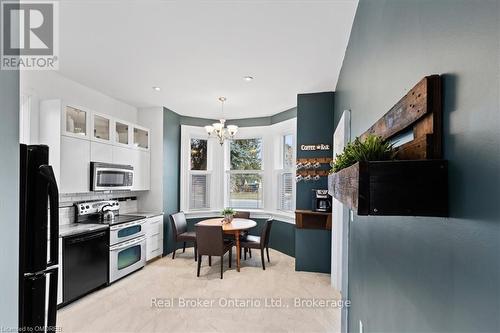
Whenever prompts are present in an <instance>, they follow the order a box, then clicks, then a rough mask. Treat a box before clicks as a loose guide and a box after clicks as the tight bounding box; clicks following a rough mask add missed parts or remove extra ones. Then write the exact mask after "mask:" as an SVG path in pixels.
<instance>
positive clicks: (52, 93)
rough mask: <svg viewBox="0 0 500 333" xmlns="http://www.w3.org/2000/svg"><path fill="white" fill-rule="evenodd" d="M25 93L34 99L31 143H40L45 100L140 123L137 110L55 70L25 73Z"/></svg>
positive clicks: (32, 102)
mask: <svg viewBox="0 0 500 333" xmlns="http://www.w3.org/2000/svg"><path fill="white" fill-rule="evenodd" d="M20 86H21V94H22V95H24V96H31V121H30V122H31V143H32V144H35V143H38V137H37V136H38V129H37V128H36V126H34V124H37V123H38V114H39V113H38V105H39V102H40V101H41V100H46V99H62V100H63V102H64V103H67V104H73V105H77V106H82V107H85V108H88V109H91V110H93V111H96V112H100V113H105V114H108V115H110V116H113V117H116V118H120V119H123V120H126V121H129V122H133V123H137V108H136V107H134V106H131V105H128V104H126V103H124V102H121V101H119V100H116V99H114V98H112V97H109V96H107V95H105V94H103V93H101V92H99V91H97V90H94V89H92V88H89V87H87V86H84V85H82V84H80V83H78V82H76V81H73V80H71V79H68V78H66V77H64V76H62V75H60V74H58V73H57V72H55V71H23V72H21V75H20Z"/></svg>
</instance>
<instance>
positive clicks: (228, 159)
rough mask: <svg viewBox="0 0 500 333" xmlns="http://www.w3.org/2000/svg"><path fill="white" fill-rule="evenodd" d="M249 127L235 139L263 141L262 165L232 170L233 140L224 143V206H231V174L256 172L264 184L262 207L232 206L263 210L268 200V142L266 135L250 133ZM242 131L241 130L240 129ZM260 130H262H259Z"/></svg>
mask: <svg viewBox="0 0 500 333" xmlns="http://www.w3.org/2000/svg"><path fill="white" fill-rule="evenodd" d="M248 129H249V128H245V129H244V130H243V133H244V134H245V135H241V134H240V135H237V137H236V138H234V140H251V139H260V141H261V156H262V158H261V164H260V165H261V167H260V170H239V169H238V170H231V142H230V141H228V142H227V143H224V144H225V146H226V147H225V149H224V164H225V167H224V171H225V175H224V178H225V180H224V207H229V206H230V205H229V200H230V199H229V196H230V192H231V190H230V186H231V185H230V178H231V175H237V174H240V175H241V174H254V175H260V177H261V186H262V198H261V202H262V205H261V206H262V207H261V208H244V207H231V208H235V209H253V210H263V209H264V207H265V202H266V198H265V197H266V187H265V179H264V178H265V176H264V175H265V165H266V161H265V153H266V149H265V143H266V140H265V139H264V136H263V135H258V134H257V135H252V134H251V133H248V131H246V130H248ZM240 132H241V130H240ZM259 132H260V131H259Z"/></svg>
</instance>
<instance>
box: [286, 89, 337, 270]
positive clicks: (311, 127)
mask: <svg viewBox="0 0 500 333" xmlns="http://www.w3.org/2000/svg"><path fill="white" fill-rule="evenodd" d="M333 107H334V93H333V92H322V93H313V94H299V95H298V96H297V158H312V157H331V156H332V150H329V151H301V150H300V146H301V145H302V144H317V143H324V144H330V146H332V141H333V131H334V127H333V118H334V110H333ZM325 168H326V167H325ZM313 189H328V181H327V178H326V177H322V178H321V179H320V180H319V181H310V182H304V181H301V182H299V183H297V196H296V207H297V209H305V210H311V209H312V190H313ZM330 252H331V231H329V230H305V229H297V230H296V232H295V258H296V260H295V269H296V270H298V271H310V272H321V273H330V263H331V254H330Z"/></svg>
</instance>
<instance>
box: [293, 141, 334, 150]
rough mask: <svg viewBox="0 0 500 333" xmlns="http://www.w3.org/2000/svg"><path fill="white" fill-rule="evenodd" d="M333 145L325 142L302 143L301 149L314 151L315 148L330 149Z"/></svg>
mask: <svg viewBox="0 0 500 333" xmlns="http://www.w3.org/2000/svg"><path fill="white" fill-rule="evenodd" d="M330 149H331V146H330V145H329V144H325V143H318V144H314V145H300V150H302V151H314V150H330Z"/></svg>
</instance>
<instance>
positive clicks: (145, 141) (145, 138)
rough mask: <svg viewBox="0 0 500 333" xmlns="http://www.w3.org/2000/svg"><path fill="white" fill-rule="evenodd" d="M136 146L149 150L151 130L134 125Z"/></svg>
mask: <svg viewBox="0 0 500 333" xmlns="http://www.w3.org/2000/svg"><path fill="white" fill-rule="evenodd" d="M133 137H134V147H136V148H140V149H146V150H149V130H148V129H147V128H143V127H139V126H136V125H134V133H133Z"/></svg>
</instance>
